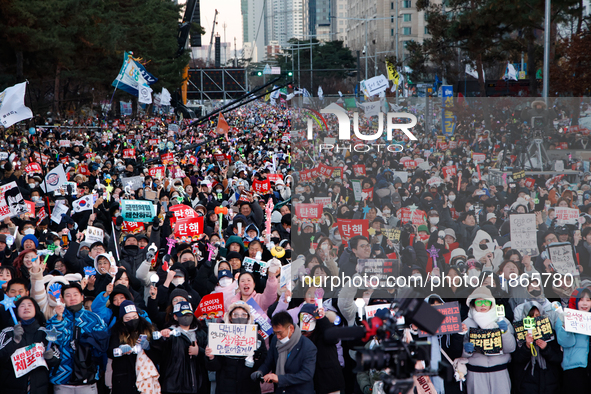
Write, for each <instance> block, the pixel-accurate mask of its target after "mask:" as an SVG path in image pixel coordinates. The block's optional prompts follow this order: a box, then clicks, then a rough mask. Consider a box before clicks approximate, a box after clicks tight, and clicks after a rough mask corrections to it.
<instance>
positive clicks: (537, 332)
mask: <svg viewBox="0 0 591 394" xmlns="http://www.w3.org/2000/svg"><path fill="white" fill-rule="evenodd" d="M534 321H535V324H536V327H535V328H534V329H533V330H532V337H533V338H534V341H535V340H537V339H541V340H543V341H545V342H548V341H551V340H553V339H554V334H552V324H550V319H548V316H538V317H536V318H535V319H534ZM513 328H515V336H516V337H517V341H518V342H520V343H525V337H526V336H527V330H526V329H524V328H523V320H519V321H516V322H514V323H513Z"/></svg>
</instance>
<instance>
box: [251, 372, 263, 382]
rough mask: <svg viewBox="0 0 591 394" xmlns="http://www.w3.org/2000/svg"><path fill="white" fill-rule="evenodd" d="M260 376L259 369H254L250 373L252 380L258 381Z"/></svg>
mask: <svg viewBox="0 0 591 394" xmlns="http://www.w3.org/2000/svg"><path fill="white" fill-rule="evenodd" d="M262 377H263V373H262V372H261V371H255V372H253V373H251V374H250V378H251V379H252V381H253V382H258V381H260V380H261V378H262Z"/></svg>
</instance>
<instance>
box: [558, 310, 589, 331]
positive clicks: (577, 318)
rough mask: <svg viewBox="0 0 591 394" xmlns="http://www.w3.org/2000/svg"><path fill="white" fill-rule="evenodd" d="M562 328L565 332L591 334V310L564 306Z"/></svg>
mask: <svg viewBox="0 0 591 394" xmlns="http://www.w3.org/2000/svg"><path fill="white" fill-rule="evenodd" d="M564 329H565V331H566V332H574V333H577V334H583V335H591V312H584V311H580V310H578V309H570V308H564Z"/></svg>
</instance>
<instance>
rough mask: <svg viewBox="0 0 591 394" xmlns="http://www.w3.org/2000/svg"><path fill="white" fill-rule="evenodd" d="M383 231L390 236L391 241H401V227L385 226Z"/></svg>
mask: <svg viewBox="0 0 591 394" xmlns="http://www.w3.org/2000/svg"><path fill="white" fill-rule="evenodd" d="M382 233H383V234H384V235H385V236H386V238H388V239H389V240H390V241H392V242H394V243H399V242H400V229H399V228H383V229H382Z"/></svg>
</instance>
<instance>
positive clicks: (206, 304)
mask: <svg viewBox="0 0 591 394" xmlns="http://www.w3.org/2000/svg"><path fill="white" fill-rule="evenodd" d="M195 317H197V318H198V319H199V320H204V319H215V318H223V317H224V293H212V294H207V295H205V296H203V298H201V301H200V302H199V305H197V309H196V310H195Z"/></svg>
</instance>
